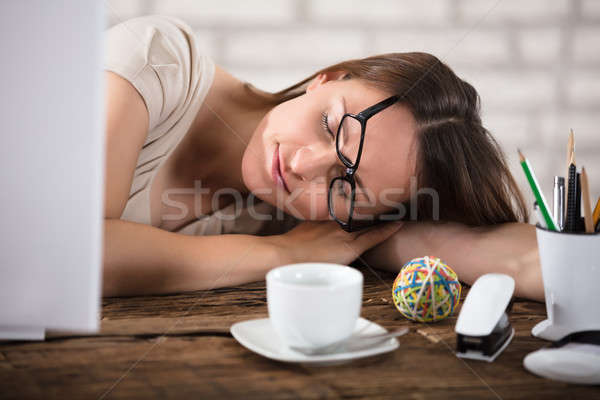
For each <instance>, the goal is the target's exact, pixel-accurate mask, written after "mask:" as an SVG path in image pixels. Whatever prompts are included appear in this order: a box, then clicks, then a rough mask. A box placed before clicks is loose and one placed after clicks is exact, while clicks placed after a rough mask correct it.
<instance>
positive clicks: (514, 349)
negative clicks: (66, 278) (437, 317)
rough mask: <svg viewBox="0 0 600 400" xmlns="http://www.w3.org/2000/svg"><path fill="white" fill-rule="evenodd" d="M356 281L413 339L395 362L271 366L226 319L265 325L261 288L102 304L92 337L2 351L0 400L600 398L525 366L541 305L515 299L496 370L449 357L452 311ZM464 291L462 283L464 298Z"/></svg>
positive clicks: (1, 347)
mask: <svg viewBox="0 0 600 400" xmlns="http://www.w3.org/2000/svg"><path fill="white" fill-rule="evenodd" d="M354 265H355V266H357V267H358V268H359V269H361V271H362V272H363V274H364V277H365V288H364V294H363V309H362V313H361V315H362V316H363V317H365V318H368V319H369V320H371V321H374V322H376V323H378V324H380V325H382V326H383V327H385V328H388V329H392V328H397V327H402V326H407V327H409V328H410V333H409V334H407V335H406V336H403V337H402V338H400V347H399V348H398V349H397V350H396V351H394V352H391V353H387V354H383V355H378V356H373V357H369V358H364V359H360V360H355V361H353V362H350V363H347V364H344V365H338V366H327V367H315V366H310V367H309V366H305V365H300V364H289V363H282V362H276V361H271V360H269V359H266V358H263V357H261V356H259V355H257V354H255V353H253V352H251V351H249V350H247V349H245V348H244V347H242V346H241V345H240V344H238V343H237V341H236V340H235V339H233V337H232V336H231V335H230V333H229V327H230V326H231V324H233V323H234V322H238V321H244V320H247V319H253V318H264V317H267V307H266V293H265V283H264V282H257V283H252V284H248V285H244V286H239V287H234V288H227V289H217V290H210V291H198V292H191V293H185V294H179V295H168V296H147V297H131V298H106V299H104V300H103V306H102V325H101V331H100V332H99V334H97V335H93V336H92V335H88V336H82V335H73V334H69V333H65V332H49V333H48V334H47V336H48V338H47V340H46V341H45V342H24V341H23V342H0V398H1V399H79V398H81V399H149V398H160V399H188V398H196V399H211V398H228V399H233V398H239V399H263V398H264V399H298V398H301V399H304V398H306V399H325V398H327V399H329V398H331V399H338V398H369V399H378V398H390V399H391V398H394V399H449V398H460V399H578V398H581V399H594V398H596V399H600V388H599V387H597V386H596V387H589V386H577V385H570V384H565V383H560V382H554V381H550V380H545V379H542V378H539V377H537V376H535V375H532V374H530V373H529V372H527V371H526V370H525V369H524V368H523V364H522V362H523V358H524V357H525V355H527V354H528V353H529V352H532V351H534V350H537V349H539V348H541V347H544V346H547V345H548V343H547V342H544V341H542V340H539V339H536V338H534V337H532V336H531V333H530V332H531V328H532V327H533V326H534V325H535V324H536V323H537V322H539V321H541V320H543V319H544V318H545V307H544V305H543V304H541V303H536V302H531V301H527V300H523V299H515V303H514V306H513V309H512V311H511V313H510V321H511V323H512V325H513V326H514V328H515V330H516V334H515V338H514V339H513V341H512V343H511V344H510V345H509V346H508V348H507V349H506V350H505V351H504V352H503V353H502V354H501V355H500V356H499V358H498V359H497V360H496V361H495V362H493V363H486V362H478V361H471V360H463V359H459V358H457V357H456V356H455V354H454V347H455V341H456V335H455V333H454V325H455V323H456V317H457V315H458V312H455V314H454V315H453V316H451V317H449V318H448V319H446V320H444V321H441V322H437V323H434V324H420V323H413V322H411V321H408V320H407V319H405V318H404V317H403V316H402V315H401V314H400V313H399V312H398V311H396V309H395V307H394V305H393V303H392V299H391V285H392V282H393V280H394V277H395V275H394V274H391V273H387V272H382V271H374V270H372V269H370V268H367V267H362V266H360V265H357V264H354ZM467 292H468V288H467V286H466V285H463V293H462V299H461V304H462V300H464V297H465V296H466V294H467Z"/></svg>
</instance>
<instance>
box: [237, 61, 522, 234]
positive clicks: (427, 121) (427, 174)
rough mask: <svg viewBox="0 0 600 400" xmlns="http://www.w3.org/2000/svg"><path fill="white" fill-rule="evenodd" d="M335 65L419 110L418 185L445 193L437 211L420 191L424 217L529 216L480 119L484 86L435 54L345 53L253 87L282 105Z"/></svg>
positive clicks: (485, 221) (468, 220) (483, 221)
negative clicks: (271, 87)
mask: <svg viewBox="0 0 600 400" xmlns="http://www.w3.org/2000/svg"><path fill="white" fill-rule="evenodd" d="M336 71H345V72H347V74H348V76H347V78H350V79H360V80H361V81H364V82H365V83H366V84H367V85H371V86H372V87H375V88H378V89H380V90H382V91H384V92H386V93H388V94H390V95H392V94H396V95H398V96H400V97H401V99H400V101H399V102H400V103H401V104H403V105H404V106H406V107H408V109H409V110H410V111H411V112H412V114H413V116H414V118H415V121H416V124H417V137H418V139H417V149H416V151H417V157H416V160H417V161H416V178H417V182H418V186H419V187H421V188H432V189H434V190H435V191H437V193H438V198H439V214H438V215H435V214H436V213H435V210H434V204H433V199H432V197H431V196H420V197H419V199H418V202H417V209H416V211H417V219H418V220H431V219H436V217H439V219H441V220H446V221H456V222H462V223H465V224H468V225H489V224H496V223H503V222H518V221H527V220H528V217H529V216H528V212H527V208H526V207H525V201H524V199H523V195H522V193H521V191H520V190H519V187H518V186H517V184H516V182H515V180H514V178H513V176H512V174H511V173H510V169H509V168H508V166H507V164H506V160H505V156H504V153H503V151H502V149H501V147H500V146H499V145H498V143H497V142H496V140H495V139H494V138H493V137H492V135H491V134H490V132H488V130H487V129H486V128H484V126H483V125H482V123H481V118H480V100H479V95H478V94H477V91H476V90H475V89H474V88H473V86H471V85H470V84H468V83H467V82H465V81H463V80H462V79H460V78H459V77H458V76H456V74H455V73H454V72H453V71H452V70H451V69H450V68H449V67H448V66H447V65H446V64H444V63H442V62H441V61H440V60H439V59H438V58H436V57H435V56H433V55H431V54H428V53H420V52H414V53H389V54H381V55H376V56H372V57H367V58H363V59H354V60H348V61H343V62H340V63H338V64H335V65H331V66H329V67H327V68H323V69H321V70H319V71H317V72H315V73H314V74H313V75H311V76H309V77H307V78H306V79H304V80H302V81H300V82H298V83H296V84H295V85H292V86H290V87H288V88H286V89H283V90H281V91H279V92H276V93H265V92H259V91H258V90H256V89H255V88H254V87H252V85H250V84H246V88H247V90H250V91H251V92H253V93H254V94H257V95H259V96H260V97H261V98H262V99H263V101H265V102H266V103H270V104H273V105H276V104H279V103H282V102H284V101H287V100H290V99H293V98H295V97H297V96H300V95H302V94H304V93H305V88H306V85H307V84H308V83H309V82H310V81H311V80H312V79H313V78H315V77H316V76H317V75H318V74H320V73H328V72H336ZM415 200H417V199H415V198H413V199H411V201H415ZM405 206H406V209H408V208H409V207H410V206H409V205H408V204H405Z"/></svg>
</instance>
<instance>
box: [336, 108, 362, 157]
mask: <svg viewBox="0 0 600 400" xmlns="http://www.w3.org/2000/svg"><path fill="white" fill-rule="evenodd" d="M361 129H362V128H361V124H360V121H358V120H357V119H355V118H352V117H351V116H349V115H346V116H344V118H343V119H342V123H341V124H340V129H339V132H338V140H337V149H338V151H339V152H340V153H342V155H343V156H344V157H345V158H346V159H348V161H350V163H351V164H352V165H354V164H355V163H356V159H357V158H358V148H359V147H360V134H361Z"/></svg>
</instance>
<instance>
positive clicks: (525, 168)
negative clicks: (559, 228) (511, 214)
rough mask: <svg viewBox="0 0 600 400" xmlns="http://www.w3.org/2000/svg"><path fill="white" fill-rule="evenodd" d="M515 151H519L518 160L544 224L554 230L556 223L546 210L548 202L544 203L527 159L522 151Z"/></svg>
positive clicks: (544, 200)
mask: <svg viewBox="0 0 600 400" xmlns="http://www.w3.org/2000/svg"><path fill="white" fill-rule="evenodd" d="M517 151H518V152H519V160H520V161H521V167H523V172H525V176H526V177H527V181H528V182H529V186H531V190H532V191H533V195H534V196H535V199H536V200H537V203H538V207H539V208H540V211H541V212H542V216H543V217H544V221H546V226H547V227H548V229H549V230H551V231H555V230H556V224H555V223H554V220H553V219H552V215H550V212H549V211H548V203H546V199H545V198H544V193H543V192H542V191H541V190H540V185H539V184H538V182H537V179H536V178H535V175H534V174H533V169H532V168H531V166H530V165H529V161H528V160H527V159H526V158H525V156H523V153H521V150H518V149H517Z"/></svg>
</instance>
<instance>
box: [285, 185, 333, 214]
mask: <svg viewBox="0 0 600 400" xmlns="http://www.w3.org/2000/svg"><path fill="white" fill-rule="evenodd" d="M296 193H298V194H295V193H292V196H293V200H292V201H288V202H287V203H286V206H285V207H284V208H285V211H286V212H288V213H290V214H292V215H294V216H295V217H298V215H299V216H300V217H301V218H303V219H307V220H312V221H321V220H326V219H329V208H328V206H327V185H318V184H317V185H310V186H307V187H306V188H302V189H298V191H297V192H296Z"/></svg>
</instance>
